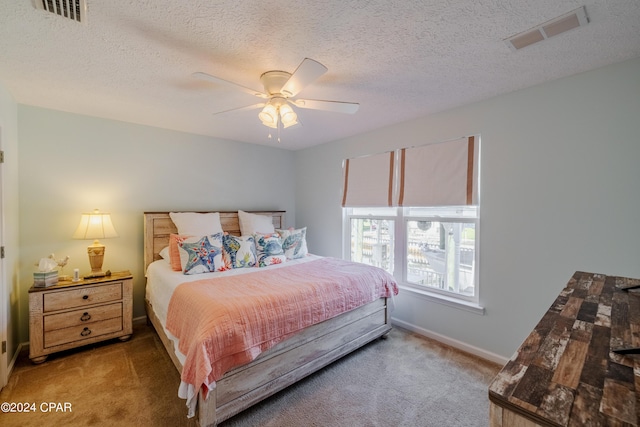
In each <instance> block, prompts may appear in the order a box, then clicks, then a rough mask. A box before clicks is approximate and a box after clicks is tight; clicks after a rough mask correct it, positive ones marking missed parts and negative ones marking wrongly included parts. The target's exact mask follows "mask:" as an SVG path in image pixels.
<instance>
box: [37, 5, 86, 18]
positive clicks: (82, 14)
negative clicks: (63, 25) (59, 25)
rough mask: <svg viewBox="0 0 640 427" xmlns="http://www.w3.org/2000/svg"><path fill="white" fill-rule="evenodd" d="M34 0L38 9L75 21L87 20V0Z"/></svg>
mask: <svg viewBox="0 0 640 427" xmlns="http://www.w3.org/2000/svg"><path fill="white" fill-rule="evenodd" d="M33 2H34V5H35V7H36V9H43V10H46V11H48V12H51V13H55V14H56V15H60V16H62V17H63V18H69V19H71V20H74V21H78V22H85V19H86V14H87V1H86V0H33Z"/></svg>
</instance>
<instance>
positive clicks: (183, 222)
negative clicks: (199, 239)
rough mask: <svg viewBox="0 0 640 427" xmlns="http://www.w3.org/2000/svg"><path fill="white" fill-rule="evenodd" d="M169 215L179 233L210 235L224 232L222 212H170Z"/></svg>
mask: <svg viewBox="0 0 640 427" xmlns="http://www.w3.org/2000/svg"><path fill="white" fill-rule="evenodd" d="M169 217H171V220H172V221H173V223H174V224H175V225H176V227H177V228H178V234H183V235H186V234H188V235H191V236H210V235H212V234H216V233H222V225H221V224H220V212H210V213H198V212H169Z"/></svg>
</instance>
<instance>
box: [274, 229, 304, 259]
mask: <svg viewBox="0 0 640 427" xmlns="http://www.w3.org/2000/svg"><path fill="white" fill-rule="evenodd" d="M276 232H277V233H278V234H279V235H280V238H282V250H283V251H284V254H285V256H286V257H287V259H297V258H303V257H305V256H307V254H308V253H309V251H308V250H307V227H303V228H298V229H293V228H289V229H288V230H276Z"/></svg>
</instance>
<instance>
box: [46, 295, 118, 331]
mask: <svg viewBox="0 0 640 427" xmlns="http://www.w3.org/2000/svg"><path fill="white" fill-rule="evenodd" d="M115 317H122V303H120V302H117V303H114V304H108V305H101V306H97V307H91V308H85V309H82V310H75V311H69V312H67V313H60V314H50V315H48V316H44V330H45V332H49V331H53V330H56V329H63V328H69V327H71V326H79V325H88V324H91V323H95V322H100V321H102V320H106V319H113V318H115Z"/></svg>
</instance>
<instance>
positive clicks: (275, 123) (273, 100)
mask: <svg viewBox="0 0 640 427" xmlns="http://www.w3.org/2000/svg"><path fill="white" fill-rule="evenodd" d="M326 72H327V67H325V66H324V65H322V64H321V63H319V62H318V61H314V60H313V59H310V58H305V59H304V60H303V61H302V62H301V63H300V65H299V66H298V68H297V69H296V70H295V71H294V72H293V74H292V73H288V72H286V71H277V70H274V71H267V72H266V73H263V74H262V75H261V76H260V81H261V82H262V85H263V86H264V90H263V91H259V90H254V89H251V88H248V87H246V86H243V85H240V84H238V83H234V82H230V81H228V80H224V79H221V78H220V77H215V76H212V75H210V74H206V73H202V72H197V73H193V74H192V75H193V76H194V77H196V78H199V79H202V80H207V81H210V82H213V83H217V84H221V85H225V86H228V87H232V88H235V89H239V90H241V91H243V92H246V93H248V94H251V95H254V96H257V97H259V98H263V99H264V100H265V101H264V102H260V103H257V104H252V105H248V106H246V107H239V108H232V109H230V110H224V111H220V112H217V113H214V114H223V113H228V112H232V111H236V112H237V111H245V110H253V109H258V108H262V111H261V112H260V113H259V114H258V117H259V118H260V120H261V121H262V124H263V125H265V126H268V127H270V128H274V129H279V126H280V125H282V127H283V128H288V127H290V126H294V125H297V124H299V122H298V116H297V114H296V113H295V111H294V110H293V108H291V106H292V105H293V106H296V107H299V108H308V109H312V110H324V111H332V112H336V113H347V114H353V113H355V112H356V111H358V107H359V106H360V104H357V103H354V102H341V101H323V100H317V99H300V98H296V95H297V94H298V93H300V91H301V90H302V89H304V88H305V87H306V86H307V85H309V84H310V83H312V82H313V81H315V80H316V79H317V78H318V77H320V76H321V75H323V74H324V73H326Z"/></svg>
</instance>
